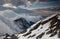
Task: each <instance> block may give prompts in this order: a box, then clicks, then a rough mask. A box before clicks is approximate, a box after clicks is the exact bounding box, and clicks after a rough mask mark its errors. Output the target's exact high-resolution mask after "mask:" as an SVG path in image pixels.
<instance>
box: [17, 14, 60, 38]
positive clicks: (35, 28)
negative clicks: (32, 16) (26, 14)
mask: <svg viewBox="0 0 60 39" xmlns="http://www.w3.org/2000/svg"><path fill="white" fill-rule="evenodd" d="M59 26H60V20H59V19H58V15H57V14H55V15H52V16H51V17H48V18H46V19H44V20H41V21H38V22H37V23H36V24H34V25H32V26H31V27H30V28H28V29H27V30H26V32H25V33H21V34H18V38H19V39H60V33H59V32H60V28H59Z"/></svg>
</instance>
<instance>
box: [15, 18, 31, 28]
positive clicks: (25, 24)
mask: <svg viewBox="0 0 60 39" xmlns="http://www.w3.org/2000/svg"><path fill="white" fill-rule="evenodd" d="M14 23H15V24H16V25H17V26H18V27H19V28H20V29H27V28H28V27H29V26H30V24H29V23H28V22H27V21H26V20H25V19H24V18H19V19H17V20H15V21H14Z"/></svg>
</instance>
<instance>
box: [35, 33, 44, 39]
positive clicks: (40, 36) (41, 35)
mask: <svg viewBox="0 0 60 39" xmlns="http://www.w3.org/2000/svg"><path fill="white" fill-rule="evenodd" d="M44 34H45V33H44V32H43V33H41V34H40V35H39V36H37V37H36V39H39V38H42V37H43V35H44Z"/></svg>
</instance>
